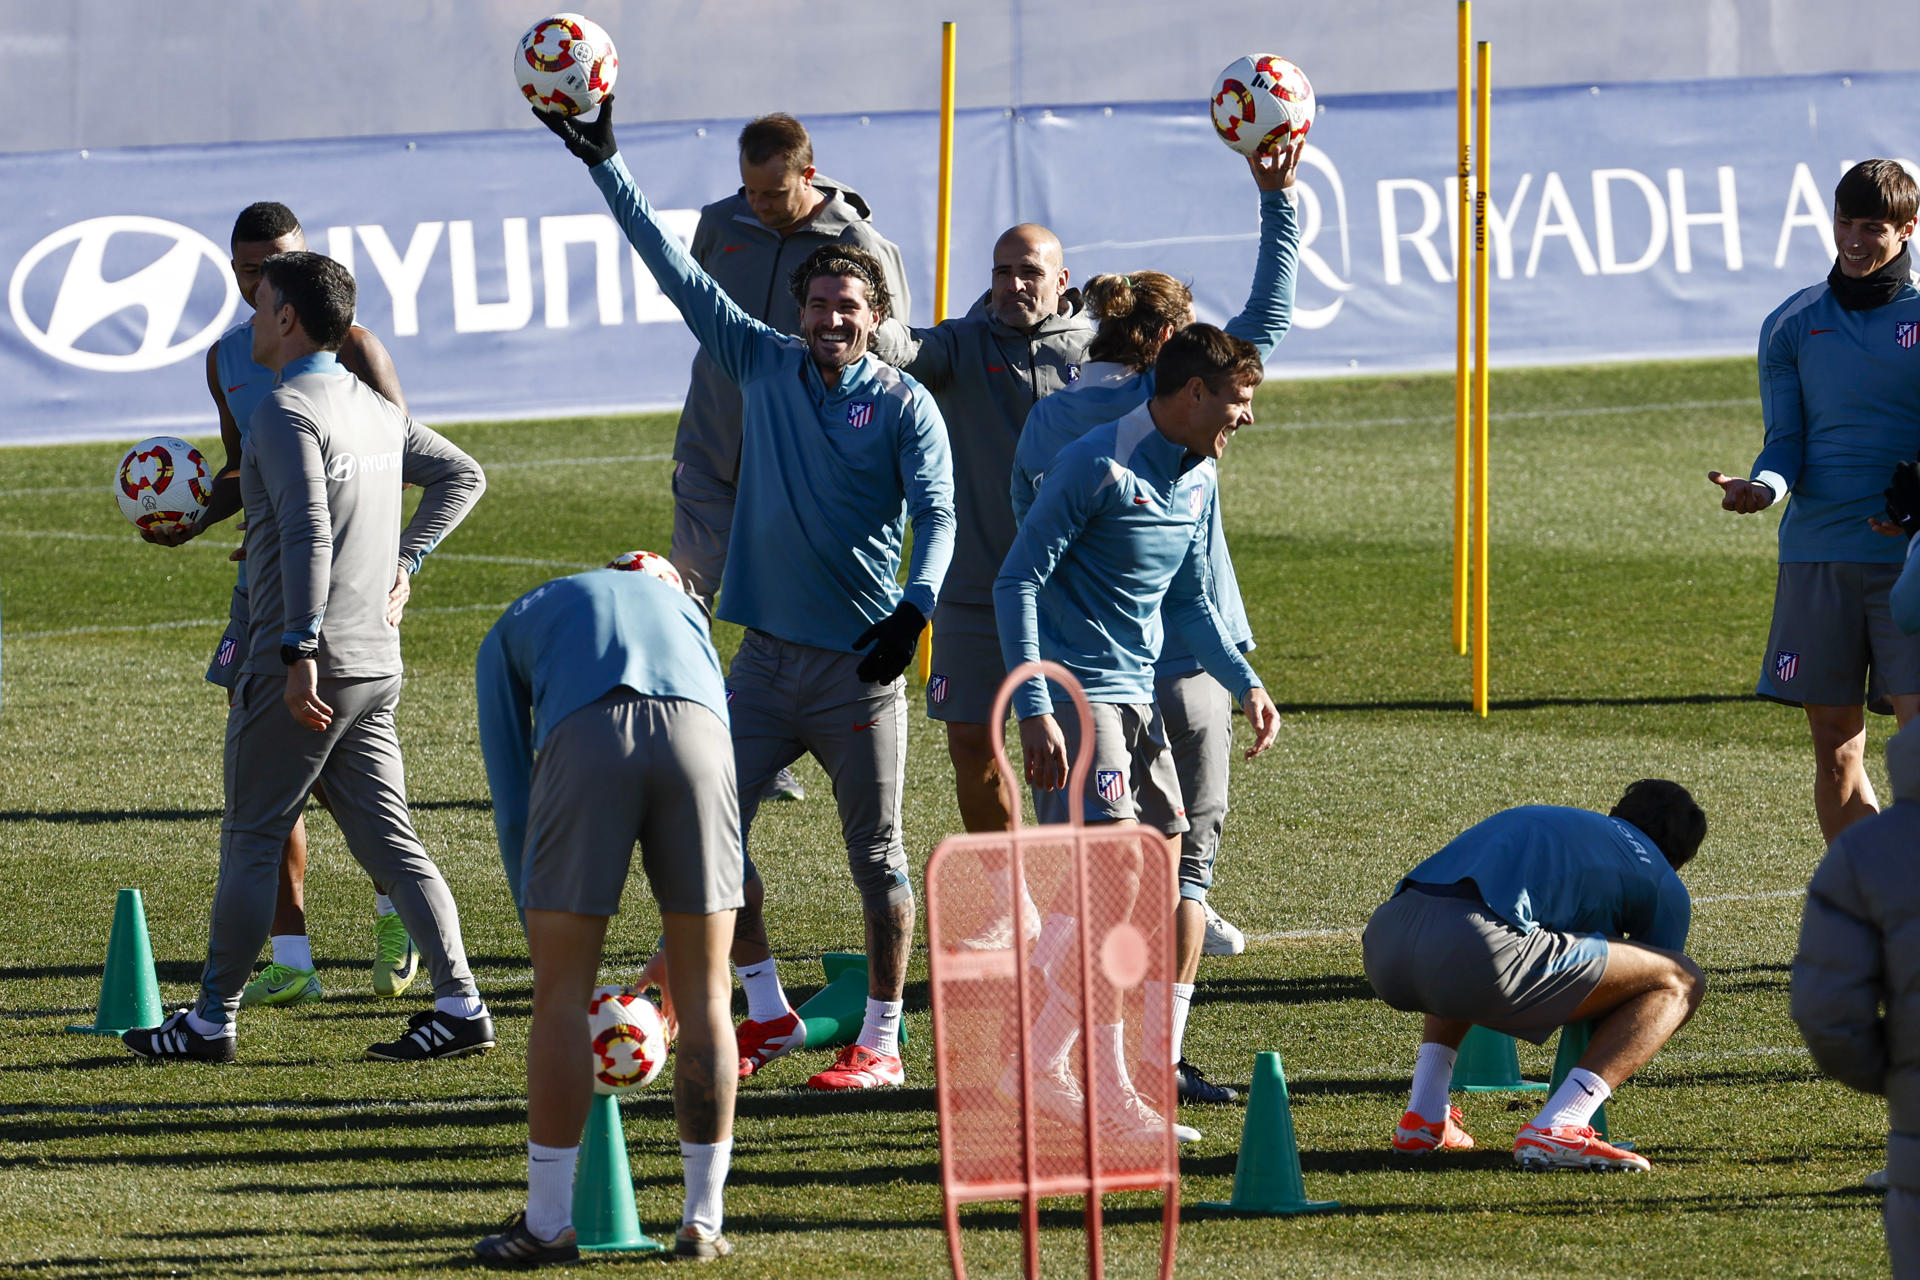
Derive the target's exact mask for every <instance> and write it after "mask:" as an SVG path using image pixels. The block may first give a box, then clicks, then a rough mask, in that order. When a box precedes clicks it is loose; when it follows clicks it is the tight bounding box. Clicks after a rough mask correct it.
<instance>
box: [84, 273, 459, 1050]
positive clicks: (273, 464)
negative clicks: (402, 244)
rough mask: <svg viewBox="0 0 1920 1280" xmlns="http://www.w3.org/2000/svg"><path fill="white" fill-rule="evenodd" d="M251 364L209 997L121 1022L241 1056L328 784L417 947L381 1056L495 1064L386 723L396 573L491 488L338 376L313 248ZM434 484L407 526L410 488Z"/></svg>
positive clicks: (264, 316)
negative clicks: (284, 857) (419, 1004)
mask: <svg viewBox="0 0 1920 1280" xmlns="http://www.w3.org/2000/svg"><path fill="white" fill-rule="evenodd" d="M260 270H261V281H260V292H259V293H258V294H257V295H256V296H257V299H258V301H260V302H263V303H265V304H266V305H264V306H260V307H258V308H257V309H256V310H255V312H254V317H253V333H254V344H253V358H254V359H255V360H256V361H258V362H259V363H260V364H261V365H262V366H264V367H266V368H268V369H271V370H273V371H274V372H275V373H276V374H278V376H279V384H278V385H277V386H276V387H275V388H274V389H273V391H272V392H270V393H269V394H268V395H267V397H266V398H265V399H264V400H262V401H261V403H260V405H259V407H258V408H256V409H255V410H254V412H253V415H252V421H251V424H250V434H249V437H248V441H247V450H246V454H245V457H244V458H243V460H242V462H241V466H240V496H241V501H242V502H243V503H244V505H245V506H246V508H247V513H248V529H247V542H246V547H247V551H248V556H247V565H248V604H249V614H250V616H249V619H248V635H247V642H246V646H245V650H244V657H243V658H242V659H241V662H242V666H241V669H240V670H241V676H240V679H239V680H238V681H237V682H236V684H235V686H234V695H233V705H232V707H231V709H230V710H229V712H228V714H227V752H226V769H225V776H226V813H225V817H224V818H223V819H222V821H221V824H220V878H219V883H218V885H217V886H216V888H215V890H214V901H213V918H212V922H211V926H210V928H209V931H208V932H209V936H208V942H207V964H206V969H205V972H204V973H203V974H202V975H201V980H200V987H201V993H200V998H199V1000H198V1002H197V1003H196V1004H195V1005H194V1006H193V1008H191V1009H182V1010H179V1011H178V1012H176V1013H174V1014H173V1015H172V1016H170V1017H169V1018H167V1020H166V1021H165V1022H164V1023H163V1024H162V1025H161V1026H158V1027H151V1028H142V1029H139V1030H134V1031H129V1032H127V1033H126V1035H125V1036H124V1037H122V1039H123V1040H124V1041H125V1042H126V1044H127V1047H128V1048H129V1049H131V1050H133V1051H134V1052H135V1053H137V1054H139V1055H141V1056H142V1057H148V1058H193V1059H201V1060H208V1061H216V1062H231V1061H233V1058H234V1039H235V1023H234V1019H235V1016H236V1015H237V1014H238V1012H239V1009H240V997H241V991H242V988H243V987H244V986H245V985H246V981H247V974H248V971H249V970H250V969H251V968H252V965H253V961H254V958H255V957H256V956H258V955H259V954H260V947H261V945H262V944H263V943H265V942H266V940H267V931H268V928H269V927H270V925H271V923H272V919H273V901H274V880H275V875H276V868H277V867H278V865H279V861H280V851H281V849H282V847H283V846H284V844H285V843H286V838H287V832H288V830H289V829H291V828H292V826H293V820H294V817H295V816H296V815H297V814H298V813H299V811H300V808H301V806H302V805H304V804H305V803H306V799H307V796H308V795H309V794H310V793H311V792H312V790H313V787H314V784H315V783H316V782H324V783H325V784H326V788H327V796H328V799H329V801H330V802H331V804H332V812H333V815H334V820H335V821H336V822H338V823H339V826H340V831H341V834H342V835H344V836H345V837H346V842H347V848H348V851H349V852H351V853H352V854H353V856H354V858H355V860H356V861H358V862H359V863H360V865H361V866H362V867H363V868H365V869H366V871H367V873H368V874H369V875H371V876H372V877H373V880H374V883H376V884H378V885H382V886H384V887H385V889H386V891H387V893H388V895H389V896H391V897H392V899H393V902H394V906H395V908H396V910H398V912H399V913H400V916H401V919H402V920H404V921H405V922H406V925H407V931H408V933H409V934H411V935H412V936H413V937H414V938H415V939H416V940H417V941H419V942H420V943H421V944H422V946H421V950H422V951H423V952H424V953H425V959H426V963H427V969H428V972H429V973H430V974H431V975H432V978H433V986H434V1007H433V1008H432V1009H430V1010H427V1011H424V1012H421V1013H418V1014H415V1015H414V1016H413V1018H412V1019H411V1020H410V1021H409V1023H408V1029H407V1031H406V1033H405V1034H403V1035H402V1036H401V1037H400V1038H399V1039H397V1040H394V1041H391V1042H387V1043H383V1044H375V1045H373V1046H371V1047H370V1048H369V1049H368V1050H367V1056H368V1057H370V1058H381V1059H388V1060H394V1061H419V1060H422V1059H427V1058H449V1057H460V1056H463V1055H465V1054H469V1053H484V1052H485V1051H486V1050H487V1049H490V1048H492V1047H493V1020H492V1018H491V1017H490V1016H489V1015H488V1012H487V1007H486V1005H485V1003H484V1002H483V1001H482V1000H481V999H480V995H479V992H478V990H477V989H476V988H475V986H474V983H473V976H472V974H471V973H470V972H469V971H468V968H467V961H466V954H465V950H464V948H463V947H462V944H461V940H460V916H459V912H458V910H457V909H456V908H455V906H454V903H453V897H452V895H451V894H450V893H449V892H448V890H447V884H446V881H445V880H444V879H442V878H441V875H440V871H439V868H437V867H436V866H434V864H433V861H432V859H431V858H429V857H428V856H427V852H426V850H425V848H423V847H422V846H421V843H420V838H419V837H418V836H417V835H415V834H414V830H413V823H412V820H411V819H410V818H409V816H408V813H407V801H406V780H405V776H404V769H403V767H402V763H401V759H400V743H399V738H398V737H397V735H396V734H395V732H394V722H393V709H394V705H395V704H396V703H397V702H398V701H399V696H400V680H401V662H400V633H399V630H398V628H397V627H396V626H395V623H396V622H397V620H398V616H399V612H400V606H399V604H398V603H396V602H395V601H394V599H393V584H394V571H395V566H396V563H397V565H398V567H399V568H401V569H403V570H405V571H406V572H407V573H408V574H413V573H415V572H418V570H419V568H420V562H421V560H422V559H423V558H424V557H425V556H426V555H427V554H428V553H429V552H430V551H432V550H433V549H434V548H435V547H436V546H438V545H439V543H440V541H441V540H442V539H443V538H445V537H446V535H447V534H448V532H450V531H451V530H452V529H453V528H454V526H456V525H457V524H459V523H460V521H461V520H462V519H463V518H465V516H466V514H467V512H468V511H469V510H471V509H472V507H473V504H474V503H475V502H476V501H478V500H479V497H480V494H481V492H482V490H483V489H484V488H485V484H486V481H485V478H484V477H483V476H482V474H481V471H480V467H479V464H477V463H475V462H474V461H473V459H472V458H469V457H468V456H467V455H466V454H464V453H462V452H461V451H460V450H459V449H457V448H455V447H454V446H453V445H452V444H451V443H449V442H448V441H447V440H446V439H444V438H443V437H441V436H440V435H438V434H436V433H435V432H433V431H431V430H429V429H428V428H426V427H423V426H421V425H420V424H419V423H417V422H414V421H413V420H412V419H411V418H409V417H407V415H406V414H405V413H403V412H401V410H400V409H399V408H398V407H396V406H395V405H394V404H392V403H391V402H390V401H388V400H386V399H384V398H382V397H381V396H380V395H379V394H378V393H376V392H375V391H373V390H372V389H371V388H369V387H368V386H366V384H364V383H362V382H361V381H360V380H359V379H358V378H355V377H353V376H352V375H351V374H349V373H347V372H346V371H345V370H344V369H342V368H341V367H340V362H339V360H338V358H337V357H336V356H335V355H334V352H335V351H336V350H338V349H339V346H340V344H341V342H342V341H344V340H345V338H346V334H347V329H348V327H349V325H350V323H351V322H352V319H353V304H354V294H355V290H354V283H353V277H352V276H351V275H350V274H348V272H347V269H346V268H345V267H343V266H341V265H340V264H339V263H337V262H335V261H333V260H332V259H331V258H325V257H322V256H321V255H319V254H317V253H304V252H297V253H281V254H275V255H273V256H272V257H270V258H267V259H266V260H265V261H264V262H262V263H261V265H260ZM403 484H414V485H419V486H420V487H421V488H422V489H423V491H424V493H423V496H422V498H421V500H420V504H419V507H418V508H417V509H416V510H415V512H414V515H413V517H412V519H410V520H407V521H406V522H405V526H404V528H403V527H402V520H401V517H402V514H403V512H402V504H401V494H400V491H401V487H402V485H403Z"/></svg>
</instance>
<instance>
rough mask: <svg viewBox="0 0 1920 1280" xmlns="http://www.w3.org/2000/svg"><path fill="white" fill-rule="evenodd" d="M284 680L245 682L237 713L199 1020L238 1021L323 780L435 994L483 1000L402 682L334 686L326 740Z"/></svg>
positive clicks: (329, 690) (326, 690) (233, 713)
mask: <svg viewBox="0 0 1920 1280" xmlns="http://www.w3.org/2000/svg"><path fill="white" fill-rule="evenodd" d="M284 688H285V683H284V681H283V680H280V679H277V678H275V677H273V676H262V675H242V676H241V677H240V679H239V681H238V683H237V684H236V685H235V686H234V699H233V706H232V707H231V708H230V709H229V711H228V713H227V753H226V793H227V794H226V816H225V817H224V818H223V819H222V821H221V823H220V880H219V884H218V887H216V888H215V890H214V895H213V922H212V926H211V929H210V931H209V936H208V939H207V967H206V971H205V972H204V973H203V974H202V975H201V979H200V987H201V997H200V1003H199V1006H198V1009H197V1012H198V1013H199V1014H200V1016H201V1017H203V1018H205V1019H207V1020H208V1021H210V1022H217V1023H225V1022H230V1021H231V1020H232V1019H233V1016H234V1014H235V1012H236V1011H237V1010H238V1009H239V1007H240V992H241V990H242V988H244V987H245V986H246V983H247V977H248V975H249V974H250V973H251V972H252V969H253V962H254V960H256V959H257V958H258V957H259V955H260V948H261V947H263V946H264V945H266V941H267V935H268V932H269V931H270V930H271V929H272V927H273V908H274V896H275V892H276V886H277V883H278V877H279V867H280V850H281V847H282V846H283V845H284V844H285V843H286V839H287V833H288V832H289V831H291V830H292V829H293V824H294V820H295V819H296V818H297V817H299V815H300V812H301V810H302V809H303V808H304V807H305V805H306V801H307V795H308V793H309V792H311V791H312V790H313V784H314V783H315V782H316V781H319V782H321V783H324V784H325V787H326V796H327V804H328V807H329V808H330V809H331V810H332V812H333V817H334V821H335V822H337V823H339V825H340V832H341V834H342V835H344V836H345V837H346V841H347V849H348V851H349V852H351V853H352V854H353V856H354V859H355V860H356V861H357V862H359V864H360V865H361V866H362V867H364V868H366V871H367V874H368V875H369V876H371V877H372V878H373V882H374V884H375V886H376V887H378V888H379V889H380V891H381V892H382V893H385V894H386V895H387V896H388V897H390V898H391V899H392V900H393V906H394V910H396V911H397V912H399V913H400V919H401V920H402V921H403V922H404V923H405V924H406V926H407V932H408V933H409V934H411V935H412V936H413V941H414V945H415V946H417V947H419V948H420V954H421V957H422V958H423V959H424V960H425V961H426V964H427V972H428V973H429V974H430V975H432V978H433V993H434V995H435V996H464V995H475V994H477V991H476V988H475V987H474V983H473V975H472V973H471V972H470V971H469V970H468V968H467V954H466V949H465V947H464V946H463V945H462V943H461V941H460V913H459V910H458V909H457V908H456V907H455V906H454V904H453V895H452V894H451V893H449V892H448V890H447V882H446V881H445V880H444V879H442V878H441V875H440V869H439V868H438V867H436V866H434V864H433V860H432V859H431V858H429V857H428V856H427V851H426V849H425V847H423V846H422V845H421V843H420V838H419V837H418V836H417V835H415V834H414V831H413V821H412V819H411V818H410V817H409V816H408V814H407V786H406V774H405V770H404V768H403V767H402V765H401V761H400V740H399V737H398V735H397V734H396V733H395V731H394V723H393V708H394V704H395V703H397V702H398V701H399V699H400V677H399V676H386V677H379V678H374V679H364V680H337V679H322V680H321V681H320V697H321V700H322V701H324V702H325V703H326V704H327V705H328V706H330V707H332V708H333V723H332V724H330V725H328V726H327V728H326V729H325V730H324V731H322V732H319V733H316V732H314V731H313V730H311V729H308V728H306V727H305V726H304V725H301V724H300V723H298V722H297V721H295V720H294V718H293V715H292V713H291V712H290V711H288V710H287V707H286V704H285V703H284V702H283V701H281V692H282V690H283V689H284Z"/></svg>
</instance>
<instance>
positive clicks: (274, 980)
mask: <svg viewBox="0 0 1920 1280" xmlns="http://www.w3.org/2000/svg"><path fill="white" fill-rule="evenodd" d="M321 995H322V992H321V990H320V975H319V974H318V973H315V972H314V971H313V970H312V969H295V968H292V967H290V966H288V965H284V964H281V963H279V962H278V961H276V962H274V963H273V964H270V965H268V966H267V967H266V968H264V969H262V970H261V971H260V976H259V977H257V978H255V979H254V980H253V981H252V982H249V983H248V984H247V985H246V988H245V989H244V990H242V991H241V992H240V1007H241V1008H242V1009H250V1008H252V1007H253V1006H255V1005H275V1004H283V1005H295V1004H311V1003H312V1002H313V1001H315V1000H318V999H320V998H321Z"/></svg>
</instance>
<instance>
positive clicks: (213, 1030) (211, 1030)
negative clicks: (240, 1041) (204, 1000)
mask: <svg viewBox="0 0 1920 1280" xmlns="http://www.w3.org/2000/svg"><path fill="white" fill-rule="evenodd" d="M187 1026H188V1027H189V1028H190V1029H192V1031H193V1034H195V1035H197V1036H212V1037H215V1038H216V1039H224V1038H225V1037H227V1036H230V1035H233V1034H234V1026H233V1023H231V1022H208V1021H207V1020H206V1019H205V1018H203V1017H201V1016H200V1011H199V1010H197V1009H189V1010H187Z"/></svg>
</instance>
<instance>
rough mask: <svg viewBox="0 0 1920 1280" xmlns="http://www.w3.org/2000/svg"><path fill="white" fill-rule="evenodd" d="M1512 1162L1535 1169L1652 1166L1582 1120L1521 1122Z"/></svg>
mask: <svg viewBox="0 0 1920 1280" xmlns="http://www.w3.org/2000/svg"><path fill="white" fill-rule="evenodd" d="M1513 1162H1514V1163H1515V1164H1517V1165H1519V1166H1520V1167H1521V1168H1522V1169H1530V1170H1532V1171H1533V1172H1535V1173H1550V1172H1552V1171H1553V1170H1555V1169H1590V1170H1594V1171H1596V1172H1602V1173H1643V1172H1645V1171H1646V1170H1648V1169H1651V1168H1653V1165H1652V1163H1651V1162H1649V1161H1648V1159H1647V1158H1646V1157H1645V1156H1642V1155H1636V1154H1634V1153H1633V1152H1631V1151H1626V1150H1623V1149H1622V1148H1620V1147H1616V1146H1614V1145H1612V1144H1611V1143H1609V1142H1607V1141H1606V1140H1605V1139H1604V1138H1601V1137H1600V1136H1599V1135H1598V1134H1596V1133H1595V1132H1594V1131H1593V1126H1592V1125H1584V1124H1583V1125H1580V1126H1578V1127H1575V1126H1574V1125H1570V1124H1557V1125H1554V1126H1553V1127H1551V1128H1548V1129H1536V1128H1535V1127H1534V1126H1533V1125H1531V1124H1524V1125H1521V1126H1520V1136H1519V1137H1518V1138H1515V1139H1514V1141H1513Z"/></svg>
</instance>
